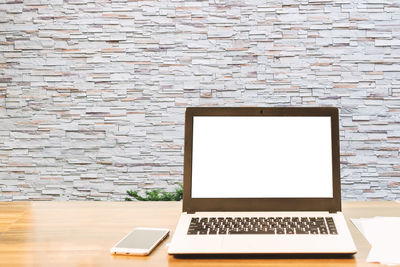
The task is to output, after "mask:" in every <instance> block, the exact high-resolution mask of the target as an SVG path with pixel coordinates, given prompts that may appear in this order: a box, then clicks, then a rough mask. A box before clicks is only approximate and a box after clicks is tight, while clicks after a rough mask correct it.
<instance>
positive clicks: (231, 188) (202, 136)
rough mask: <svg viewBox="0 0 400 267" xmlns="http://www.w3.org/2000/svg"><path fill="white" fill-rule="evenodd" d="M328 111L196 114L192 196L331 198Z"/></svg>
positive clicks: (329, 123) (330, 148)
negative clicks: (318, 113)
mask: <svg viewBox="0 0 400 267" xmlns="http://www.w3.org/2000/svg"><path fill="white" fill-rule="evenodd" d="M331 142H332V140H331V118H330V117H329V116H326V117H325V116H253V117H251V116H194V117H193V148H192V149H193V150H192V188H191V190H192V192H191V193H192V198H333V185H332V143H331Z"/></svg>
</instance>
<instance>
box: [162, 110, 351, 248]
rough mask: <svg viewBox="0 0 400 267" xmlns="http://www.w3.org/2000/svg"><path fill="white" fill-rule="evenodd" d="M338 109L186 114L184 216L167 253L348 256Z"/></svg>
mask: <svg viewBox="0 0 400 267" xmlns="http://www.w3.org/2000/svg"><path fill="white" fill-rule="evenodd" d="M338 121H339V118H338V109H337V108H333V107H312V108H293V107H290V108H289V107H273V108H259V107H245V108H241V107H240V108H221V107H190V108H187V109H186V114H185V148H184V184H183V185H184V189H183V212H182V214H181V216H180V218H179V222H178V225H177V227H176V230H175V232H174V235H173V238H172V241H171V243H170V245H169V248H168V253H169V254H173V255H181V254H241V253H246V254H261V253H262V254H264V253H273V254H280V253H284V254H292V253H296V254H297V253H312V254H314V253H323V254H354V253H356V247H355V245H354V242H353V240H352V237H351V235H350V232H349V230H348V227H347V224H346V221H345V219H344V216H343V214H342V212H341V198H340V158H339V157H340V156H339V151H340V150H339V125H338Z"/></svg>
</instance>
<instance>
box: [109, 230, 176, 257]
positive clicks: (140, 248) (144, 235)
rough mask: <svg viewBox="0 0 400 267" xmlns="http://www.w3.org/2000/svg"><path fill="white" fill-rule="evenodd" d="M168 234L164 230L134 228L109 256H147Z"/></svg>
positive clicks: (112, 249) (114, 247) (113, 248)
mask: <svg viewBox="0 0 400 267" xmlns="http://www.w3.org/2000/svg"><path fill="white" fill-rule="evenodd" d="M168 234H169V229H164V228H135V229H134V230H133V231H132V232H130V233H129V234H128V235H127V236H125V237H124V238H123V239H122V240H121V241H119V242H118V243H117V244H116V245H115V246H113V247H112V248H111V250H110V251H111V254H125V255H149V254H150V252H151V251H152V250H153V249H154V248H155V247H156V246H157V245H158V244H159V243H161V241H163V240H164V238H166V237H167V236H168Z"/></svg>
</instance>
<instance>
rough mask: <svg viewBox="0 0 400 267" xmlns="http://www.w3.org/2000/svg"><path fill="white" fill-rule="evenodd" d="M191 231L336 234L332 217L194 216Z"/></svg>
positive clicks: (211, 232)
mask: <svg viewBox="0 0 400 267" xmlns="http://www.w3.org/2000/svg"><path fill="white" fill-rule="evenodd" d="M187 234H188V235H226V234H228V235H229V234H232V235H233V234H271V235H274V234H277V235H284V234H286V235H293V234H306V235H328V234H331V235H336V234H337V230H336V226H335V223H334V221H333V218H332V217H235V218H232V217H226V218H222V217H218V218H216V217H211V218H192V220H191V222H190V225H189V229H188V231H187Z"/></svg>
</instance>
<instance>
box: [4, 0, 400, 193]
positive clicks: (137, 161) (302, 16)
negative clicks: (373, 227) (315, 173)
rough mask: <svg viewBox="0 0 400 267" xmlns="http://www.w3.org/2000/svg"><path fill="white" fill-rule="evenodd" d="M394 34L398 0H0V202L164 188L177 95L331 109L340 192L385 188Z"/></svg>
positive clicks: (398, 173)
mask: <svg viewBox="0 0 400 267" xmlns="http://www.w3.org/2000/svg"><path fill="white" fill-rule="evenodd" d="M399 37H400V2H399V1H398V0H397V1H381V0H379V1H377V0H365V1H362V0H355V1H354V0H340V1H333V0H332V1H330V0H308V1H307V0H306V1H291V0H289V1H259V0H254V1H253V0H252V1H182V0H177V1H164V0H162V1H152V0H149V1H126V0H121V1H105V0H103V1H93V0H89V1H87V0H85V1H83V0H66V1H60V0H56V1H41V0H30V1H20V0H10V1H1V2H0V51H1V53H0V66H1V68H0V200H53V199H54V200H67V199H69V200H93V199H96V200H122V199H124V197H125V196H126V193H125V192H126V190H127V189H133V190H135V189H136V190H146V189H150V188H164V189H167V190H173V189H174V188H175V187H176V186H177V185H176V184H177V183H178V182H181V181H182V176H183V135H184V131H183V130H184V112H185V107H187V106H337V107H339V108H340V124H341V126H340V138H341V164H342V165H341V172H342V194H343V198H344V199H359V200H361V199H387V200H389V199H399V198H400V189H399V188H400V157H399V147H400V63H399V62H400V38H399ZM244 179H245V177H244Z"/></svg>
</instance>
